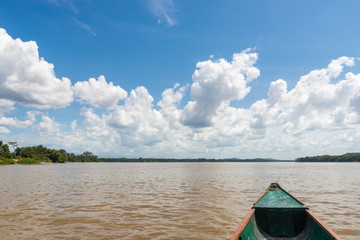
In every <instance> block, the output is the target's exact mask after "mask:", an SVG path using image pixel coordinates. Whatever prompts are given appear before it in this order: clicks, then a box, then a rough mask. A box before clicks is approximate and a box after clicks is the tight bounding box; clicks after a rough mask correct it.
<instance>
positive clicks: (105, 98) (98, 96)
mask: <svg viewBox="0 0 360 240" xmlns="http://www.w3.org/2000/svg"><path fill="white" fill-rule="evenodd" d="M74 95H75V97H77V98H78V100H79V102H80V103H82V104H90V105H91V106H94V107H97V108H98V107H102V106H103V107H106V108H107V109H114V108H115V107H116V106H117V103H118V102H119V101H120V100H123V99H125V98H126V97H127V92H126V91H125V90H124V89H122V88H121V87H120V86H114V84H113V83H112V82H110V83H107V82H106V80H105V77H104V76H100V77H98V80H96V79H95V78H90V79H89V81H85V82H77V83H75V85H74Z"/></svg>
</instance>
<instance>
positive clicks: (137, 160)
mask: <svg viewBox="0 0 360 240" xmlns="http://www.w3.org/2000/svg"><path fill="white" fill-rule="evenodd" d="M99 162H295V160H278V159H266V158H253V159H238V158H225V159H208V158H194V159H177V158H99Z"/></svg>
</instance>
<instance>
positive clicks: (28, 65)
mask: <svg viewBox="0 0 360 240" xmlns="http://www.w3.org/2000/svg"><path fill="white" fill-rule="evenodd" d="M0 98H1V99H3V100H8V101H12V102H17V103H19V104H21V105H23V106H26V107H36V108H40V109H46V108H64V107H66V106H67V105H69V104H70V103H71V102H72V101H73V96H72V90H71V82H70V80H69V79H68V78H62V79H61V80H60V79H58V78H56V76H55V73H54V66H53V65H52V64H50V63H48V62H46V61H45V60H44V59H43V58H39V52H38V47H37V44H36V43H35V42H33V41H29V42H23V41H21V40H20V39H13V38H12V37H11V36H9V35H8V34H7V33H6V31H5V29H2V28H0ZM8 104H9V103H8Z"/></svg>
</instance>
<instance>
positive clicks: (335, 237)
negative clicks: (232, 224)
mask: <svg viewBox="0 0 360 240" xmlns="http://www.w3.org/2000/svg"><path fill="white" fill-rule="evenodd" d="M278 188H279V189H281V190H282V191H284V192H285V193H286V194H288V195H289V196H290V197H292V198H293V199H295V200H296V201H297V202H299V203H300V204H301V205H303V206H304V207H305V210H306V212H307V214H308V215H309V216H310V217H311V218H312V219H313V220H314V221H315V222H316V223H317V224H319V225H320V227H321V228H322V229H324V231H326V232H327V233H328V234H329V235H330V236H332V237H333V238H334V240H341V238H340V237H339V236H338V235H336V233H335V232H334V231H333V230H331V229H330V228H328V227H327V226H326V225H325V223H324V222H323V221H321V220H320V218H318V217H317V216H316V215H315V214H314V213H313V212H312V211H310V210H309V208H308V207H307V206H306V205H305V204H304V203H303V202H302V201H300V200H299V199H297V198H296V197H294V196H293V195H291V194H290V193H289V192H287V191H286V190H284V189H283V188H282V187H280V186H279V185H278ZM268 191H271V190H270V189H269V188H268V189H267V190H266V191H265V192H264V193H263V194H262V195H261V197H260V198H259V199H258V200H257V201H256V202H255V203H254V204H253V207H252V208H251V210H250V212H249V213H248V214H247V215H246V217H245V219H244V220H243V221H242V223H241V224H240V226H239V228H238V229H237V230H236V232H235V233H234V234H233V236H232V238H231V240H238V238H239V236H240V234H241V233H242V232H243V231H244V229H245V227H246V225H247V224H248V223H249V221H250V219H251V217H252V216H253V215H254V213H255V208H254V205H255V204H256V203H257V202H258V201H259V200H260V199H261V198H262V197H264V195H265V194H266V193H267V192H268Z"/></svg>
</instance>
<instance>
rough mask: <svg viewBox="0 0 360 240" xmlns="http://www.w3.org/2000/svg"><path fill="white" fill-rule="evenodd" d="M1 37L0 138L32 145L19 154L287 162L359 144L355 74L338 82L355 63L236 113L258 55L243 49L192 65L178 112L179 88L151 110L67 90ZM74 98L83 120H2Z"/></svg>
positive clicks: (32, 48) (27, 51)
mask: <svg viewBox="0 0 360 240" xmlns="http://www.w3.org/2000/svg"><path fill="white" fill-rule="evenodd" d="M0 33H1V34H2V35H1V36H2V37H1V38H0V39H1V41H3V42H4V44H2V45H0V60H2V61H0V77H1V78H0V85H1V89H0V96H1V99H0V134H4V136H5V134H6V136H8V134H9V133H10V130H11V129H12V128H24V129H25V128H27V130H26V131H30V130H32V131H33V132H31V134H29V135H26V134H24V135H21V137H23V138H21V137H20V140H17V141H18V142H21V141H22V142H21V144H24V142H25V141H30V140H29V139H31V141H32V142H30V143H28V145H29V144H31V145H34V144H44V143H46V144H47V145H48V146H53V147H57V148H65V149H66V150H68V151H75V152H77V153H81V152H83V151H87V150H90V151H92V152H94V153H95V154H98V155H116V156H130V157H139V156H144V157H153V156H154V157H221V158H225V157H274V158H276V157H280V158H291V157H298V156H301V155H302V153H305V152H306V153H307V154H308V155H314V154H322V153H329V154H332V153H335V154H336V153H342V152H346V151H351V150H352V149H356V148H357V147H358V146H357V144H356V143H357V142H359V141H360V128H359V124H360V74H354V73H352V72H344V69H346V67H352V66H354V64H355V59H354V58H349V57H341V58H338V59H335V60H333V61H331V62H330V63H329V65H328V66H327V67H324V68H323V69H317V70H313V71H310V72H309V73H308V74H306V75H304V76H302V77H300V78H299V81H298V82H297V84H296V86H295V87H294V88H292V89H288V84H287V82H286V81H285V80H283V79H278V80H276V81H273V82H272V83H271V84H270V86H269V90H268V96H267V97H266V98H264V99H259V100H257V101H255V102H254V103H253V104H252V105H251V106H250V107H249V108H241V107H233V106H232V105H231V102H232V101H235V100H242V99H244V98H245V97H246V96H247V94H248V93H249V92H250V90H251V89H250V87H249V83H250V82H251V81H253V80H254V79H256V78H257V77H259V75H260V71H259V69H258V68H257V67H255V64H256V61H257V58H258V56H257V54H256V53H255V52H253V51H251V50H249V49H248V50H245V51H243V52H241V53H236V54H234V55H233V59H232V61H226V60H225V59H219V60H214V59H213V57H210V60H208V61H203V62H199V63H198V64H197V65H196V70H195V72H194V74H193V76H192V78H193V83H192V85H191V88H190V95H191V98H192V100H190V101H188V102H185V103H184V102H183V103H182V102H181V101H184V97H185V93H186V91H187V89H188V86H180V85H179V84H175V85H174V87H173V88H169V89H165V90H164V91H163V93H162V98H161V100H160V101H159V102H158V103H157V105H155V106H154V103H153V101H154V98H153V97H152V96H151V95H150V93H149V92H148V90H147V89H146V88H145V87H142V86H140V87H137V88H136V89H133V90H131V91H130V92H129V95H128V94H127V92H126V91H125V90H123V89H122V88H121V87H120V86H116V85H114V84H113V83H112V82H110V83H108V82H107V81H106V79H105V77H103V76H100V77H99V78H98V79H94V78H90V79H89V80H88V81H84V82H77V83H76V84H75V85H74V86H73V87H71V83H70V80H68V79H63V80H59V79H57V78H56V77H55V74H54V72H53V66H52V65H51V64H49V63H47V62H46V61H45V60H43V59H39V57H38V51H37V46H36V43H34V42H22V41H21V40H20V39H17V40H13V39H12V38H11V37H10V36H8V35H7V34H6V32H4V31H2V32H1V31H0ZM4 36H5V37H4ZM4 39H5V40H6V41H5V40H4ZM6 48H8V49H6ZM34 54H35V57H34ZM18 63H19V65H21V66H20V67H19V66H18ZM39 69H40V70H39ZM14 76H15V77H14ZM19 79H21V81H20V80H19ZM260 80H261V79H260ZM260 80H259V81H260ZM16 84H18V85H16ZM15 85H16V86H17V88H15V87H14V86H15ZM14 89H15V90H14ZM73 95H74V96H75V98H76V100H78V101H79V102H80V103H81V104H89V105H90V106H91V107H90V108H86V107H83V108H82V109H81V113H80V114H81V116H82V119H83V120H81V119H70V120H68V123H66V124H65V123H60V122H57V121H55V118H54V117H52V116H48V113H47V114H45V113H42V112H39V111H28V112H27V114H26V115H27V116H26V118H25V120H23V121H21V120H18V119H17V118H16V117H11V114H15V113H12V112H11V111H14V110H15V108H14V106H16V105H14V104H21V105H23V106H30V107H37V108H41V109H43V108H59V107H65V106H66V105H68V104H69V103H70V102H71V101H72V99H73ZM120 100H124V101H120ZM183 105H185V107H182V106H183ZM101 107H104V109H96V108H101ZM3 113H7V114H9V115H10V117H8V116H7V117H5V116H3V115H2V114H3ZM39 116H41V119H40V120H39V118H40V117H39ZM28 126H33V127H32V128H29V127H28ZM205 127H206V128H205ZM24 131H25V130H24ZM19 136H20V135H19ZM11 137H12V138H16V136H11ZM21 139H25V140H21Z"/></svg>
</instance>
